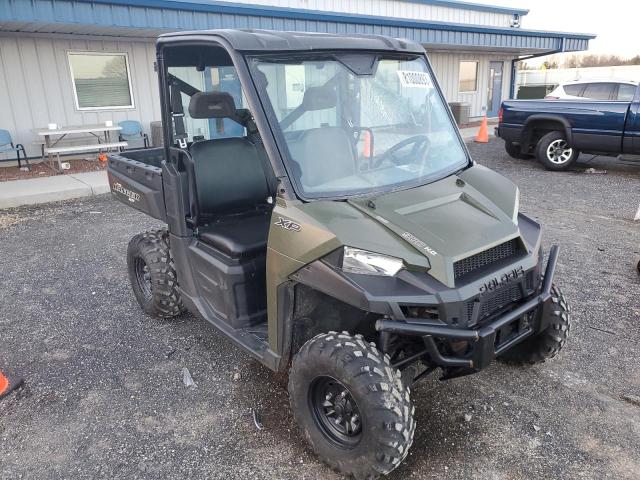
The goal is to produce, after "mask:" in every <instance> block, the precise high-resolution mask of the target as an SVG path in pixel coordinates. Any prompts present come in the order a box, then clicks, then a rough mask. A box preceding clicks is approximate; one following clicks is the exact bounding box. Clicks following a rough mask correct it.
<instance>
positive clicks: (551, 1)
mask: <svg viewBox="0 0 640 480" xmlns="http://www.w3.org/2000/svg"><path fill="white" fill-rule="evenodd" d="M467 1H469V0H467ZM473 1H474V2H475V3H484V4H489V5H501V6H504V7H516V8H524V9H527V8H528V9H529V13H528V14H527V15H525V16H524V17H523V19H522V28H528V29H531V30H556V31H560V32H576V33H595V34H597V35H598V37H597V38H596V39H595V40H591V41H590V42H589V45H590V48H589V51H590V52H593V53H614V54H617V55H621V56H624V57H632V56H634V55H638V54H640V42H639V41H638V40H637V38H638V37H637V33H636V32H637V30H638V22H639V21H640V0H604V1H603V0H473Z"/></svg>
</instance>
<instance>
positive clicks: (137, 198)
mask: <svg viewBox="0 0 640 480" xmlns="http://www.w3.org/2000/svg"><path fill="white" fill-rule="evenodd" d="M153 150H156V149H150V150H148V151H147V152H145V153H146V155H136V153H138V152H140V151H137V152H136V151H133V152H124V153H123V154H122V155H109V165H108V169H107V173H108V176H109V185H110V187H111V193H112V194H113V196H114V197H115V198H116V199H118V200H120V201H121V202H122V203H124V204H125V205H129V206H130V207H133V208H135V209H137V210H140V211H141V212H144V213H146V214H147V215H150V216H152V217H153V218H157V219H158V220H162V221H164V222H166V208H165V204H164V191H163V187H162V169H161V168H160V165H161V158H160V157H158V156H157V153H160V152H153ZM159 150H161V149H159ZM133 158H140V159H141V160H143V161H138V160H134V159H133ZM144 160H146V161H148V162H149V163H143V162H144Z"/></svg>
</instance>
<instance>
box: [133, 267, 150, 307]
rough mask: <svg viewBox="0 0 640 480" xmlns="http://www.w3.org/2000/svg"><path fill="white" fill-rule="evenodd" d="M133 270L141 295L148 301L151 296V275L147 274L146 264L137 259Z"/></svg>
mask: <svg viewBox="0 0 640 480" xmlns="http://www.w3.org/2000/svg"><path fill="white" fill-rule="evenodd" d="M134 269H135V271H136V280H137V281H138V285H139V286H140V290H141V291H142V294H143V295H144V297H145V298H146V299H147V300H150V299H151V297H152V296H153V288H152V287H151V273H149V266H148V265H147V262H145V261H144V260H143V259H142V258H141V257H137V258H136V260H135V265H134Z"/></svg>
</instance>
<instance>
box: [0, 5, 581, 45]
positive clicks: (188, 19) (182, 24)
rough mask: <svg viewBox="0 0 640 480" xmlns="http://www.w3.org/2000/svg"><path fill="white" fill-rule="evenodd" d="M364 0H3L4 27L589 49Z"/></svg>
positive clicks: (558, 37)
mask: <svg viewBox="0 0 640 480" xmlns="http://www.w3.org/2000/svg"><path fill="white" fill-rule="evenodd" d="M316 1H320V0H316ZM325 1H326V0H325ZM359 1H361V2H363V3H362V6H361V8H359V12H364V13H360V14H359V15H353V14H340V13H335V12H326V11H325V12H323V11H314V10H308V9H284V8H276V7H269V6H265V7H261V6H252V5H244V4H239V3H236V4H233V3H225V4H202V3H201V4H197V5H198V6H199V8H200V9H199V10H197V9H196V10H197V11H196V10H194V11H191V10H176V9H170V8H156V7H133V6H130V5H121V4H105V3H100V2H98V1H97V0H96V1H94V2H88V1H86V2H85V1H78V0H56V1H55V2H53V3H52V2H50V1H46V0H31V1H25V0H0V19H2V20H0V30H20V31H29V32H36V31H37V32H61V33H82V34H91V33H93V34H103V35H127V34H129V35H148V36H153V35H155V34H157V33H158V32H160V31H163V30H166V31H169V30H187V29H189V30H198V29H205V28H264V29H276V30H296V31H310V32H331V33H374V34H383V35H389V36H394V37H405V38H410V39H413V40H416V41H419V42H421V43H428V44H432V45H455V46H467V47H470V46H474V47H478V46H479V47H491V48H501V49H511V50H521V51H524V50H530V51H531V50H554V49H559V48H560V47H561V46H562V43H563V39H565V38H566V42H565V50H572V49H574V48H576V49H579V48H584V47H585V46H586V45H587V44H588V38H584V37H581V38H578V37H579V35H576V36H574V35H572V34H558V33H553V32H536V31H527V30H521V29H516V28H496V27H491V26H489V27H486V26H478V25H460V24H450V23H447V22H441V23H426V22H424V21H417V20H413V19H404V18H391V17H380V16H372V15H369V14H368V12H367V8H366V6H367V5H368V4H367V3H365V0H359ZM173 5H177V4H176V3H174V4H173ZM193 5H196V4H193ZM358 5H360V4H358ZM194 8H195V7H194ZM432 8H436V7H432ZM437 8H443V7H437ZM468 13H469V14H471V13H473V12H468ZM465 14H466V13H465Z"/></svg>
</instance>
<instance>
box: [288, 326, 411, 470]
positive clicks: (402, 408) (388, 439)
mask: <svg viewBox="0 0 640 480" xmlns="http://www.w3.org/2000/svg"><path fill="white" fill-rule="evenodd" d="M289 398H290V402H291V409H292V410H293V415H294V416H295V418H296V421H297V422H298V425H299V426H300V428H301V430H302V432H303V433H304V436H305V437H306V439H307V441H308V442H309V443H310V444H311V447H312V448H313V450H314V451H315V452H316V454H317V455H318V456H319V457H320V458H321V459H322V460H323V461H324V462H326V463H327V464H328V465H329V466H331V467H333V468H334V469H336V470H338V471H339V472H342V473H344V474H347V475H353V476H354V477H355V478H362V479H365V478H366V479H369V478H376V477H378V476H379V475H384V474H387V473H389V472H391V471H392V470H393V469H394V468H396V467H397V466H398V465H399V464H400V463H401V462H402V460H403V459H404V458H405V457H406V455H407V452H408V450H409V447H410V446H411V443H412V442H413V434H414V432H415V428H416V423H415V420H414V418H413V415H414V411H415V408H414V407H413V404H412V403H411V399H410V397H409V388H407V387H405V386H404V385H403V383H402V378H401V374H400V371H399V370H397V369H395V368H393V367H392V366H391V365H390V363H389V357H388V356H387V355H383V354H382V353H380V352H379V351H378V349H377V348H376V347H375V344H372V343H367V342H366V341H365V340H364V339H363V337H362V336H361V335H356V336H352V335H349V334H348V333H347V332H343V333H336V332H329V333H326V334H321V335H318V336H316V337H314V338H312V339H311V340H309V341H308V342H307V343H305V344H304V345H303V346H302V348H301V349H300V351H299V352H298V353H297V354H296V356H295V357H294V359H293V362H292V367H291V372H290V373H289Z"/></svg>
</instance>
